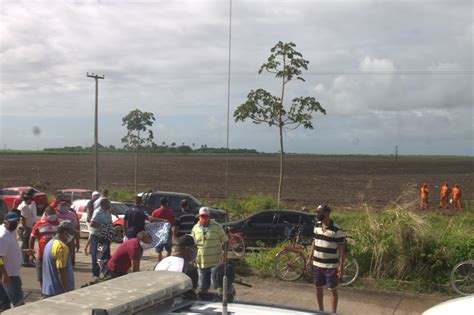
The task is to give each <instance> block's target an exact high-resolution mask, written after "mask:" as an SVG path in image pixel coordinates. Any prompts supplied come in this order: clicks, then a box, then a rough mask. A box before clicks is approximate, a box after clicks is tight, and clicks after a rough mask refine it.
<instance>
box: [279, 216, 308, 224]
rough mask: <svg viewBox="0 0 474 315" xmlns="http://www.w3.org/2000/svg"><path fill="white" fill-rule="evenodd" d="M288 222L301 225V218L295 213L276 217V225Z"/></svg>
mask: <svg viewBox="0 0 474 315" xmlns="http://www.w3.org/2000/svg"><path fill="white" fill-rule="evenodd" d="M285 222H288V223H290V224H301V223H303V222H301V217H300V215H299V214H297V213H280V214H279V216H278V223H285Z"/></svg>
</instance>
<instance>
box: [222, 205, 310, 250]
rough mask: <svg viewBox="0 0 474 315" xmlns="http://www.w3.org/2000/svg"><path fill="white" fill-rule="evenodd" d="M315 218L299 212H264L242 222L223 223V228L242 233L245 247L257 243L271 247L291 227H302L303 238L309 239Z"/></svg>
mask: <svg viewBox="0 0 474 315" xmlns="http://www.w3.org/2000/svg"><path fill="white" fill-rule="evenodd" d="M315 218H316V216H315V215H314V214H309V213H306V212H301V211H292V210H265V211H261V212H257V213H255V214H252V215H251V216H249V217H248V218H245V219H243V220H239V221H235V222H229V223H225V224H224V226H226V227H228V228H229V229H230V230H231V231H233V232H238V233H242V236H243V237H244V240H245V243H246V244H247V245H255V244H256V242H257V241H261V242H263V243H265V244H266V245H273V244H276V243H278V242H281V241H283V240H285V239H286V238H287V236H288V231H289V228H291V225H302V226H303V227H304V229H303V237H304V238H311V237H312V236H313V229H314V221H315Z"/></svg>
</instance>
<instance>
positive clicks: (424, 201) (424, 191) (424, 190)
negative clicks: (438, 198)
mask: <svg viewBox="0 0 474 315" xmlns="http://www.w3.org/2000/svg"><path fill="white" fill-rule="evenodd" d="M420 193H421V195H420V210H423V209H424V208H425V205H426V210H428V209H429V208H430V205H429V201H428V195H429V194H430V189H429V188H428V184H427V183H424V184H423V186H421V188H420Z"/></svg>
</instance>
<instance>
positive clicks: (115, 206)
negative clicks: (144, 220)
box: [112, 202, 129, 215]
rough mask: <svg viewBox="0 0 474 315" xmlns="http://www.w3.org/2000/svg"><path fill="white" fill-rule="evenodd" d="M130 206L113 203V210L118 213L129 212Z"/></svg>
mask: <svg viewBox="0 0 474 315" xmlns="http://www.w3.org/2000/svg"><path fill="white" fill-rule="evenodd" d="M128 209H129V207H128V206H127V205H125V204H123V203H115V202H113V203H112V210H113V211H114V212H115V214H117V215H122V214H125V213H126V212H127V210H128Z"/></svg>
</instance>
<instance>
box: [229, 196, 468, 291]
mask: <svg viewBox="0 0 474 315" xmlns="http://www.w3.org/2000/svg"><path fill="white" fill-rule="evenodd" d="M239 205H240V204H239ZM229 206H231V205H229ZM466 208H467V209H465V211H464V212H462V213H455V212H454V213H451V214H449V215H446V214H442V213H435V212H430V213H427V212H422V213H420V212H412V211H410V210H408V209H405V208H402V207H399V206H393V207H391V208H389V209H386V210H384V211H379V210H377V211H374V210H372V209H370V208H368V207H365V208H361V209H358V210H351V211H345V210H338V209H335V210H334V211H333V215H332V218H333V219H334V221H335V222H336V223H337V224H338V225H340V226H341V227H342V228H344V229H345V230H347V231H348V234H350V236H351V237H352V238H353V241H351V243H350V244H351V253H352V255H353V256H354V257H356V258H357V260H358V262H359V265H360V272H361V274H360V276H361V277H362V279H363V280H361V281H360V282H359V285H360V284H361V283H362V284H363V285H364V286H365V287H371V288H375V289H386V290H397V291H400V290H401V291H415V292H436V291H437V292H443V293H445V292H449V277H450V272H451V269H452V267H453V266H454V265H455V264H456V263H458V262H459V261H462V260H465V259H468V258H474V209H473V207H472V205H468V206H467V207H466ZM239 209H240V208H239ZM231 211H234V210H233V209H231ZM238 211H240V210H238ZM238 213H240V212H238ZM279 248H280V247H278V246H277V247H276V248H273V249H271V250H261V251H259V252H256V253H250V254H248V255H246V256H244V257H243V258H242V259H241V261H240V262H239V268H240V269H239V270H241V271H243V272H248V271H249V270H251V271H252V272H253V274H256V275H261V276H270V277H271V276H272V275H273V270H272V269H271V265H272V262H273V259H274V256H275V254H276V253H277V252H278V250H279Z"/></svg>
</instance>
